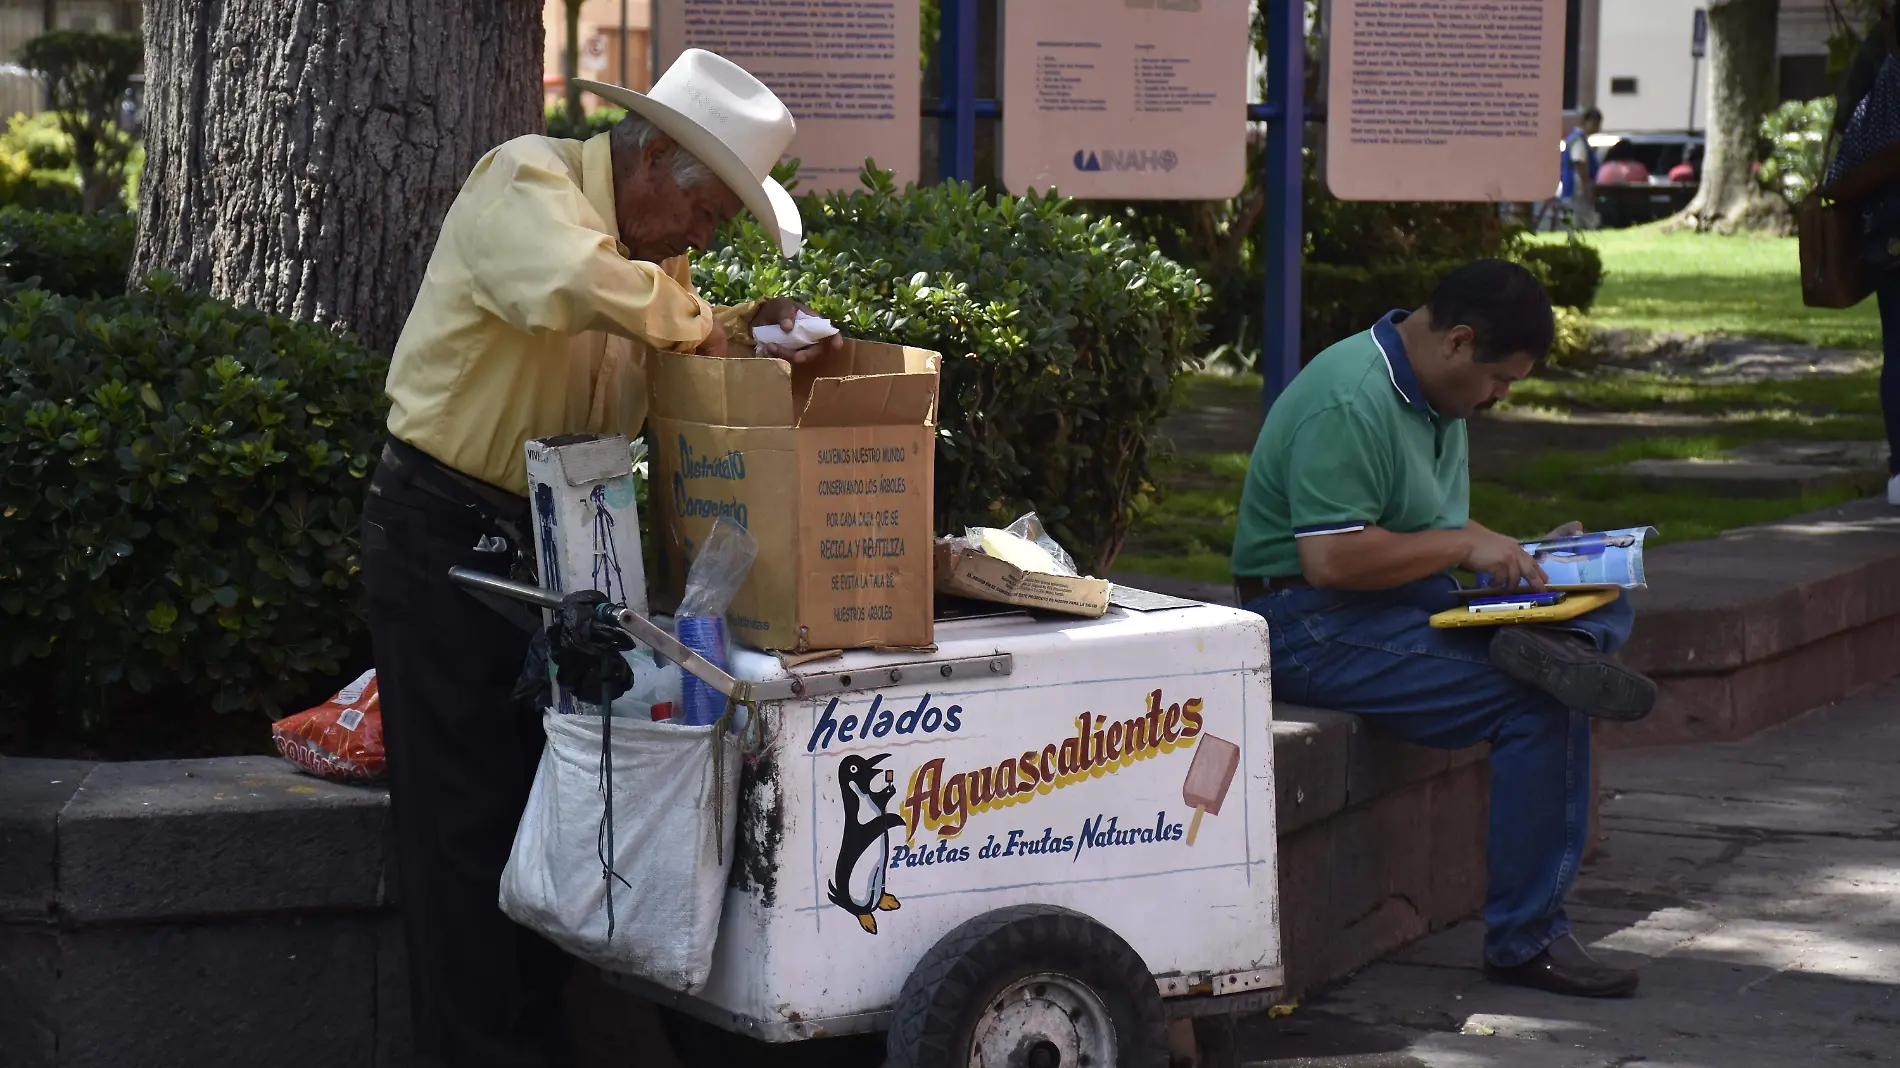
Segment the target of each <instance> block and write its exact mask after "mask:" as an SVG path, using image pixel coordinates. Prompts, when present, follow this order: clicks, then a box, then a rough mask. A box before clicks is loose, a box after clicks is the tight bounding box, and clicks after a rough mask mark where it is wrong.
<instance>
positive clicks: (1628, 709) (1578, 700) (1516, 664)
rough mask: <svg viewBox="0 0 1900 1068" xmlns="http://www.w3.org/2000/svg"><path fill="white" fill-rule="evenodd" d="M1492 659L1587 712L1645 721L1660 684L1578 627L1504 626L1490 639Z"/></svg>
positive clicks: (1501, 668) (1518, 677) (1516, 676)
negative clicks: (1599, 645)
mask: <svg viewBox="0 0 1900 1068" xmlns="http://www.w3.org/2000/svg"><path fill="white" fill-rule="evenodd" d="M1491 663H1493V664H1495V665H1496V666H1497V669H1498V670H1499V671H1502V672H1504V673H1505V674H1506V675H1509V676H1510V677H1512V678H1514V679H1516V680H1517V681H1519V682H1522V683H1525V684H1527V685H1530V686H1535V687H1537V688H1538V689H1540V690H1542V691H1544V692H1545V693H1547V694H1549V695H1551V696H1552V697H1555V698H1556V699H1557V700H1559V701H1562V702H1563V703H1564V707H1565V708H1573V709H1576V710H1577V711H1578V712H1582V713H1583V714H1584V715H1587V716H1596V717H1598V718H1599V719H1614V720H1633V719H1642V718H1643V717H1644V716H1647V715H1649V710H1650V709H1651V708H1654V707H1655V705H1656V684H1655V683H1654V682H1651V681H1650V680H1649V678H1648V676H1646V675H1644V674H1643V673H1642V672H1640V671H1633V670H1631V669H1630V668H1626V667H1624V666H1623V665H1622V664H1620V663H1617V661H1616V658H1615V657H1613V656H1610V655H1608V654H1606V653H1602V652H1599V651H1598V650H1597V647H1596V643H1595V642H1592V641H1591V640H1590V639H1588V638H1586V637H1584V636H1583V635H1581V634H1577V633H1575V632H1573V631H1566V630H1552V629H1549V628H1546V627H1499V628H1498V633H1497V634H1496V635H1495V636H1493V637H1492V639H1491Z"/></svg>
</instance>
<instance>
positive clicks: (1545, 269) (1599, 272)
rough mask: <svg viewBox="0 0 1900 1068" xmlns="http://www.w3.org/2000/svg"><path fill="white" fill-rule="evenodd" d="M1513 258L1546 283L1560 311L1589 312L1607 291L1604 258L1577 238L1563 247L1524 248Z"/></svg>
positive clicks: (1529, 246)
mask: <svg viewBox="0 0 1900 1068" xmlns="http://www.w3.org/2000/svg"><path fill="white" fill-rule="evenodd" d="M1512 257H1513V258H1514V259H1516V260H1517V261H1518V262H1519V263H1522V264H1523V265H1524V266H1525V267H1527V268H1529V269H1530V272H1531V273H1532V274H1534V275H1536V276H1537V280H1538V281H1540V282H1542V283H1544V290H1545V291H1546V292H1548V293H1549V294H1550V302H1551V303H1552V304H1555V305H1556V306H1558V307H1559V308H1572V309H1575V310H1576V311H1579V312H1587V311H1589V310H1590V306H1591V305H1592V304H1595V303H1596V301H1597V290H1599V289H1601V288H1603V256H1602V255H1601V254H1600V253H1598V252H1597V250H1596V249H1595V248H1592V247H1591V246H1589V245H1586V244H1584V243H1583V242H1582V241H1579V240H1577V235H1576V234H1571V235H1570V239H1569V240H1568V241H1565V242H1564V243H1563V244H1561V245H1547V244H1528V243H1527V244H1522V245H1520V246H1518V248H1517V249H1516V250H1515V251H1514V252H1513V254H1512Z"/></svg>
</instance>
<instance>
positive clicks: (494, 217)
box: [362, 50, 840, 1068]
mask: <svg viewBox="0 0 1900 1068" xmlns="http://www.w3.org/2000/svg"><path fill="white" fill-rule="evenodd" d="M582 84H583V86H584V88H586V89H588V90H589V91H591V92H593V93H595V94H597V95H599V96H602V97H604V98H606V99H608V100H611V101H613V102H614V103H617V104H620V105H622V106H624V107H626V108H627V110H628V117H627V119H626V120H625V121H623V122H622V123H620V124H619V125H618V126H616V127H615V128H614V129H613V130H612V131H611V132H610V133H606V134H602V135H600V136H597V137H595V138H593V139H592V140H589V141H587V142H585V143H582V142H579V141H568V140H560V139H556V138H550V137H534V136H531V137H521V138H517V139H515V140H513V141H510V142H508V143H507V144H505V145H502V146H501V147H500V148H497V149H495V150H494V151H492V152H490V153H489V154H488V155H487V156H485V157H483V158H482V160H481V161H480V162H479V163H477V164H476V166H475V170H474V172H473V173H472V174H470V175H469V178H468V181H467V182H466V183H465V184H464V186H463V187H462V191H461V193H460V194H459V195H458V196H457V198H456V200H455V203H454V204H453V206H451V207H450V209H449V213H448V216H447V218H446V219H445V220H444V221H443V224H442V232H441V235H440V237H439V238H438V239H437V241H436V247H435V253H434V255H433V256H432V257H431V259H430V261H429V268H428V272H427V275H426V276H425V278H424V280H423V284H422V288H421V291H420V292H419V293H418V294H417V297H416V303H415V307H414V309H413V310H412V311H411V312H410V315H409V320H408V322H407V324H406V325H405V326H404V328H403V333H402V337H401V339H400V340H399V341H398V342H397V343H396V351H395V354H394V356H393V357H392V359H391V361H390V366H389V381H388V385H387V392H388V394H389V399H390V412H389V434H390V440H389V444H388V446H387V447H386V449H385V450H384V453H383V458H382V463H381V464H380V465H379V466H378V468H377V471H376V474H375V476H374V478H373V479H372V480H371V486H370V493H369V499H368V502H367V503H366V505H365V507H364V514H363V528H362V531H363V558H364V571H365V575H366V580H367V583H366V584H367V586H368V592H369V616H370V629H371V633H372V635H373V638H374V642H375V663H376V669H377V676H378V686H379V689H380V692H381V698H382V708H383V714H384V722H385V738H386V739H387V743H388V746H389V768H390V801H391V807H392V816H393V822H394V829H395V849H396V852H395V860H396V873H397V882H398V885H399V886H400V894H401V904H402V918H403V928H404V934H405V944H406V946H407V950H408V962H409V983H410V998H411V1008H412V1014H413V1017H414V1021H415V1036H416V1044H417V1047H418V1049H417V1052H418V1054H419V1055H420V1058H421V1060H422V1063H424V1064H429V1065H452V1066H454V1068H479V1066H489V1065H493V1066H502V1065H508V1066H538V1065H557V1064H564V1063H568V1061H569V1059H570V1057H569V1053H568V1050H567V1048H566V1041H565V1034H564V1028H563V1027H562V1026H561V1023H560V1021H561V1014H560V1012H559V999H560V996H561V985H562V978H563V976H564V975H565V971H566V968H565V965H566V960H565V958H564V957H563V956H562V954H561V953H560V952H559V951H558V950H556V949H555V948H554V947H553V946H551V945H550V944H548V943H547V942H545V941H543V940H542V939H541V938H540V937H539V936H537V935H535V934H533V933H531V932H529V931H527V930H526V929H524V928H521V927H517V926H516V925H514V924H513V923H512V922H511V921H509V920H508V919H507V917H505V916H504V915H502V913H501V911H500V909H499V908H498V907H497V904H496V900H497V897H498V893H499V885H500V878H501V871H502V867H503V865H504V864H505V863H506V861H507V858H508V852H509V848H510V845H511V843H512V841H513V838H514V833H515V826H516V824H517V823H518V822H519V820H520V817H521V811H522V808H523V806H524V805H525V804H526V801H527V795H528V789H529V787H530V785H531V784H532V782H533V779H534V771H535V766H536V763H537V762H538V760H539V759H540V754H541V748H542V733H541V727H540V720H539V714H538V710H536V709H533V708H530V707H527V706H526V705H525V704H523V703H520V702H517V701H515V700H514V699H513V696H512V690H513V688H514V685H515V683H516V681H517V679H518V677H519V676H520V675H521V673H522V662H523V659H524V654H525V652H526V649H527V646H528V641H529V632H528V630H526V629H524V628H523V627H522V626H521V625H520V624H521V623H523V622H525V620H523V619H510V618H508V617H507V616H505V615H503V614H502V613H501V612H499V611H496V610H492V609H491V608H490V607H488V606H487V605H485V604H484V603H481V602H478V601H476V600H474V599H472V598H471V597H470V596H469V595H468V594H467V593H466V592H465V591H462V590H461V589H459V588H458V587H455V586H454V585H452V584H451V583H450V582H449V581H448V578H447V572H448V570H449V568H451V567H455V566H466V567H477V568H481V569H484V570H488V571H492V572H496V573H502V574H506V573H509V572H510V571H511V570H512V569H513V568H514V567H515V566H516V564H517V562H518V561H525V560H527V559H529V558H530V556H531V544H532V543H531V540H530V533H529V532H530V525H529V523H528V521H527V520H528V512H529V509H528V502H527V500H526V499H525V496H524V495H525V494H526V492H527V473H526V469H525V465H524V459H523V446H524V444H525V443H526V442H527V441H529V440H530V439H533V438H541V437H550V436H554V435H558V434H564V433H572V432H579V431H595V432H601V433H625V434H629V435H632V434H636V433H638V432H639V430H640V425H641V423H642V422H643V421H644V420H645V418H646V404H647V397H646V382H645V373H644V365H645V357H646V355H647V353H648V352H649V351H651V350H655V349H664V350H669V351H674V352H699V353H702V354H706V355H713V356H723V355H725V354H726V344H727V339H728V337H729V336H732V335H735V334H738V333H740V332H742V331H747V330H749V327H750V325H751V324H754V323H763V322H776V323H779V324H781V325H783V326H784V327H786V328H788V329H789V328H790V327H791V326H792V325H793V324H792V322H791V320H792V319H793V318H794V317H795V315H796V314H797V312H798V311H799V308H798V306H797V304H795V303H794V302H792V301H789V300H785V299H775V300H768V301H764V302H762V303H761V304H758V305H742V306H739V307H736V308H714V307H711V306H709V305H707V304H706V302H705V301H703V300H701V299H700V298H699V297H698V296H697V295H696V294H695V293H694V292H693V290H692V288H691V286H690V282H689V278H688V275H687V262H686V255H685V254H686V252H687V250H688V249H689V248H701V249H703V248H705V247H706V245H707V243H708V242H709V241H710V240H711V239H712V235H713V230H714V228H715V227H717V226H718V225H719V224H720V223H722V222H724V221H725V220H727V219H729V218H732V217H733V216H735V215H737V214H738V213H739V211H740V210H741V209H748V210H750V211H751V212H752V213H753V215H754V216H755V217H757V218H758V219H759V221H760V222H761V223H763V224H764V225H765V226H766V227H767V228H768V230H770V231H771V232H775V233H777V234H778V236H779V243H780V246H781V249H782V250H783V251H784V253H785V254H786V255H787V256H790V255H793V254H795V253H796V251H797V249H798V246H799V243H800V241H801V239H802V234H803V229H802V226H801V224H800V221H799V217H798V209H797V207H796V206H795V205H794V204H793V202H792V199H791V197H790V196H789V195H788V194H787V193H786V192H785V190H784V189H783V188H782V187H780V186H779V185H778V183H777V182H774V181H773V180H772V179H771V178H770V177H769V172H770V169H771V167H772V165H773V164H774V163H775V162H777V161H778V159H779V157H780V155H781V154H782V153H783V152H784V150H785V148H786V147H787V146H788V145H789V144H790V142H791V138H792V133H793V122H792V117H791V114H790V112H788V111H787V110H786V109H785V106H784V105H783V104H781V103H780V102H779V100H778V98H777V97H775V96H773V95H772V93H771V91H770V90H768V89H767V88H766V87H765V86H764V85H763V84H761V83H760V82H759V81H758V80H757V79H756V78H753V77H752V76H751V75H750V74H747V73H746V72H745V71H744V70H741V69H740V68H739V67H738V66H736V65H734V64H733V63H731V62H729V61H727V60H725V59H722V58H720V57H719V56H715V55H713V54H711V53H709V52H703V51H699V50H689V51H688V52H686V53H685V54H683V55H682V56H681V57H680V59H679V61H678V62H677V63H675V64H674V66H673V67H672V68H670V69H669V70H668V71H667V72H666V73H665V74H664V75H663V76H662V77H661V78H660V81H659V83H658V84H656V85H655V86H654V87H653V90H652V92H651V93H647V94H641V93H634V92H631V91H629V90H626V89H622V88H620V87H618V86H609V85H602V84H598V83H591V82H588V83H582ZM839 340H840V339H837V338H833V339H830V340H828V341H826V342H823V343H821V345H835V344H838V343H839ZM817 348H818V346H814V347H812V348H810V349H804V350H798V351H781V350H779V349H776V348H770V347H764V348H762V349H761V352H762V353H763V354H764V355H769V356H777V357H781V358H785V359H791V360H800V359H806V358H810V357H812V356H814V355H816V354H817ZM524 550H530V551H525V552H524Z"/></svg>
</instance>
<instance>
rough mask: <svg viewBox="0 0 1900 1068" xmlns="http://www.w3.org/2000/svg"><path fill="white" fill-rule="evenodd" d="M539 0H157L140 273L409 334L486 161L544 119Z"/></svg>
mask: <svg viewBox="0 0 1900 1068" xmlns="http://www.w3.org/2000/svg"><path fill="white" fill-rule="evenodd" d="M541 39H542V29H541V7H540V5H539V4H538V3H535V2H534V0H353V2H347V3H346V2H339V0H302V2H296V3H286V2H283V0H226V2H224V3H217V4H207V3H203V2H201V0H148V2H147V3H146V5H145V42H146V44H145V48H146V52H145V56H146V59H145V63H146V105H147V122H146V135H145V136H146V140H145V149H146V162H145V172H144V177H143V179H142V180H141V182H140V203H139V237H138V253H137V256H136V258H135V260H134V264H133V274H134V276H135V277H139V276H142V275H144V274H145V273H148V272H151V271H157V270H165V271H170V272H172V273H173V274H175V275H176V276H177V277H178V278H179V280H180V281H181V282H182V283H183V284H184V285H186V286H188V287H191V288H198V289H208V290H210V291H211V292H212V293H215V294H217V295H218V296H220V297H223V298H225V299H228V300H232V301H236V302H238V303H241V304H248V305H252V306H255V307H258V308H262V309H264V310H266V311H272V312H277V313H279V314H283V315H288V316H291V317H294V318H298V319H306V320H312V321H315V322H320V323H326V324H330V325H333V326H336V327H339V328H343V329H349V330H353V331H355V332H356V333H357V335H358V336H359V337H361V338H362V340H363V341H364V342H365V343H366V344H368V345H369V346H370V347H371V348H374V349H376V350H378V351H381V352H385V353H387V352H388V351H390V349H392V348H393V347H394V346H395V343H396V338H397V335H398V334H399V333H401V330H402V325H403V321H404V320H405V319H406V318H407V317H408V314H409V306H410V304H411V302H412V301H414V299H415V295H416V290H417V289H418V287H419V286H420V285H421V282H422V272H423V269H424V267H425V266H426V265H427V263H428V259H429V255H430V252H431V251H432V250H433V249H434V246H435V238H436V232H437V230H438V229H439V228H440V226H441V223H442V216H443V215H444V214H445V213H446V212H447V211H448V207H449V203H450V201H452V200H453V199H454V198H455V194H456V192H457V190H459V189H460V188H461V185H462V182H463V180H464V179H466V178H467V177H468V172H469V169H470V168H471V167H473V166H474V164H475V161H476V160H477V159H479V158H481V155H482V153H484V152H486V151H487V150H488V149H490V148H492V147H494V146H495V145H497V144H500V143H501V142H503V141H506V140H508V139H510V138H512V137H516V136H518V135H520V134H524V133H531V132H539V131H540V129H541V105H540V101H541V55H542V53H541Z"/></svg>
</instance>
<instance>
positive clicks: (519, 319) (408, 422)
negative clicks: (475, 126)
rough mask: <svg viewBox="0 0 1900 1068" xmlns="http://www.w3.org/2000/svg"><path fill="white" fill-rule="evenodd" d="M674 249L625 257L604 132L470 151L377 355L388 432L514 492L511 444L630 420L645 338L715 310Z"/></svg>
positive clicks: (689, 337) (515, 454)
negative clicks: (388, 341) (387, 342)
mask: <svg viewBox="0 0 1900 1068" xmlns="http://www.w3.org/2000/svg"><path fill="white" fill-rule="evenodd" d="M754 307H755V305H750V304H747V305H740V306H738V307H734V308H713V307H711V306H709V305H708V304H707V303H706V302H705V301H704V300H701V299H700V298H699V296H698V295H696V294H695V293H694V292H693V291H692V289H691V287H690V278H689V276H688V274H687V263H686V259H685V257H676V258H674V259H672V260H668V261H667V262H666V263H665V264H662V265H656V264H652V263H643V262H640V261H638V260H630V259H628V258H627V252H626V247H625V246H623V245H622V244H621V243H620V239H619V224H618V222H617V217H616V216H615V214H614V192H613V154H612V150H611V149H610V148H609V146H608V141H607V135H606V134H601V135H599V136H597V137H595V138H593V139H592V140H589V141H587V142H584V143H583V142H580V141H568V140H562V139H558V138H552V137H534V136H530V137H518V138H516V139H515V140H513V141H510V142H508V143H507V144H505V145H502V146H501V147H500V148H497V149H495V150H494V151H492V152H490V153H488V155H486V156H484V157H482V160H481V162H479V163H477V164H476V165H475V170H474V171H473V173H471V174H470V175H469V178H468V181H467V182H466V183H464V184H463V186H462V191H461V193H460V194H458V195H457V196H456V198H455V203H454V204H453V205H452V206H451V207H450V208H449V213H448V216H447V218H445V219H444V220H443V222H442V233H441V236H440V237H438V238H437V239H436V245H435V252H434V254H433V255H432V256H430V258H429V268H428V272H427V273H426V274H425V275H424V277H423V281H422V290H421V292H420V293H418V294H417V295H416V303H415V307H414V308H413V309H412V310H411V311H410V313H409V319H408V321H407V322H406V323H405V324H404V325H403V329H402V337H401V339H400V340H398V341H397V342H396V352H395V355H394V356H393V357H392V358H391V359H390V364H389V380H388V383H387V384H386V386H385V387H384V388H385V391H386V392H387V393H388V394H389V401H390V406H389V432H390V434H391V435H393V436H395V437H396V438H398V439H400V440H402V441H405V442H408V443H409V444H410V445H413V446H415V447H416V448H418V449H421V450H422V451H423V452H426V453H428V454H429V455H430V456H433V457H435V458H436V459H437V460H440V461H441V462H442V463H445V464H447V465H449V466H450V467H452V468H454V469H455V470H457V471H460V472H462V473H463V474H465V475H470V476H473V477H475V478H478V479H481V480H482V481H484V482H488V483H490V484H492V485H495V486H499V487H501V488H503V489H506V490H510V491H512V492H514V493H519V494H524V495H525V494H526V493H527V492H528V475H527V468H526V463H525V461H524V459H523V456H522V446H523V445H525V444H526V443H527V442H528V441H529V440H530V439H533V438H541V437H550V436H553V435H556V434H568V433H578V432H581V431H592V432H594V433H602V434H614V433H620V434H627V435H629V436H631V435H634V434H637V433H639V431H640V425H641V424H642V423H643V422H645V421H646V410H647V391H646V370H645V367H646V355H647V347H648V346H651V347H653V348H658V349H666V350H669V351H673V352H691V351H693V350H694V349H696V348H697V347H698V346H699V344H700V343H701V342H703V341H704V340H705V339H706V336H707V335H708V334H709V333H711V323H712V322H714V321H718V322H719V324H720V325H721V326H723V327H724V328H725V330H726V333H727V335H728V336H730V337H736V338H744V337H747V336H749V335H748V333H747V330H748V325H747V323H748V320H749V319H750V318H751V314H752V311H753V309H754Z"/></svg>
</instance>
